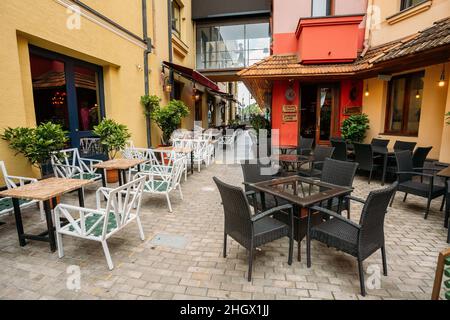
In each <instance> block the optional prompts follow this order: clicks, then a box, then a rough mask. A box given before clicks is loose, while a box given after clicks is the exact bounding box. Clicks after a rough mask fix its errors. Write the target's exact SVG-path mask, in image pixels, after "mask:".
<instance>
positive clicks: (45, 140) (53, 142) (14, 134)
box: [1, 122, 68, 173]
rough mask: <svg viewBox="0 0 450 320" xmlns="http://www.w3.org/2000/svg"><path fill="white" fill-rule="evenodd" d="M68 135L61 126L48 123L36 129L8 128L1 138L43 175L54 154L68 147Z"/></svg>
mask: <svg viewBox="0 0 450 320" xmlns="http://www.w3.org/2000/svg"><path fill="white" fill-rule="evenodd" d="M67 134H68V132H67V131H64V130H63V128H62V126H61V125H60V124H55V123H52V122H47V123H43V124H40V125H39V126H37V127H36V128H24V127H17V128H7V129H5V131H4V133H3V134H2V135H1V138H2V139H3V140H5V141H7V142H8V143H9V147H10V148H11V149H13V150H15V151H16V154H19V153H20V154H23V155H24V156H25V158H27V159H28V161H30V163H31V165H33V166H35V167H37V168H39V169H40V170H41V173H43V168H44V167H45V166H46V165H47V164H48V162H49V161H50V158H51V155H52V153H53V152H54V151H58V150H61V149H64V147H65V146H66V143H67V141H68V138H67Z"/></svg>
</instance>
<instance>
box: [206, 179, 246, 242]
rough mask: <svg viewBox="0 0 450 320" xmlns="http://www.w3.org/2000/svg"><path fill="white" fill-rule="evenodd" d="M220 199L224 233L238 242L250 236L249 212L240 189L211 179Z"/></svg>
mask: <svg viewBox="0 0 450 320" xmlns="http://www.w3.org/2000/svg"><path fill="white" fill-rule="evenodd" d="M213 180H214V182H215V183H216V185H217V188H218V189H219V193H220V196H221V198H222V205H223V211H224V215H225V232H227V233H228V234H229V235H230V236H232V237H233V238H234V239H235V240H237V241H238V242H239V240H241V239H246V238H250V237H251V235H252V225H251V221H250V218H251V210H250V206H249V204H248V200H247V197H246V196H245V193H244V191H243V190H242V189H241V188H238V187H235V186H232V185H229V184H226V183H224V182H222V181H220V180H219V179H218V178H216V177H214V178H213Z"/></svg>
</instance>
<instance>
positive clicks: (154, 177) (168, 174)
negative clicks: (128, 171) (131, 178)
mask: <svg viewBox="0 0 450 320" xmlns="http://www.w3.org/2000/svg"><path fill="white" fill-rule="evenodd" d="M162 167H164V166H161V168H159V169H156V170H150V171H143V172H138V173H137V174H136V177H146V181H145V186H144V192H145V193H150V194H164V195H165V196H166V199H167V205H168V207H169V212H172V204H171V202H170V197H169V193H170V192H172V191H173V190H176V189H178V191H179V193H180V197H181V200H183V192H182V191H181V186H180V180H181V175H182V173H183V168H184V163H183V160H182V159H174V160H173V162H172V165H171V166H170V170H169V168H162ZM166 167H169V166H166Z"/></svg>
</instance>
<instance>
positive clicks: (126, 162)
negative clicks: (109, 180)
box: [93, 159, 146, 170]
mask: <svg viewBox="0 0 450 320" xmlns="http://www.w3.org/2000/svg"><path fill="white" fill-rule="evenodd" d="M145 161H146V160H144V159H113V160H108V161H104V162H100V163H97V164H95V165H93V167H94V168H97V169H106V170H127V169H130V168H133V167H135V166H137V165H138V164H142V163H144V162H145Z"/></svg>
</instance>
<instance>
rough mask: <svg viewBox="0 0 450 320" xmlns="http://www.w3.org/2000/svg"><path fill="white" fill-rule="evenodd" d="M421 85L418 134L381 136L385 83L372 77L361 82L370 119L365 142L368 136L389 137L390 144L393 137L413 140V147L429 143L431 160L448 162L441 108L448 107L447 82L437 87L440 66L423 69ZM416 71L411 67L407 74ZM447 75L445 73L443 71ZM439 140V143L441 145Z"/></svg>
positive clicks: (369, 139)
mask: <svg viewBox="0 0 450 320" xmlns="http://www.w3.org/2000/svg"><path fill="white" fill-rule="evenodd" d="M420 70H425V78H424V88H423V97H422V109H421V116H420V124H419V133H418V136H417V137H405V136H395V135H385V134H383V133H384V129H385V128H384V126H385V116H386V105H387V90H388V84H387V82H385V81H382V80H378V79H377V78H372V79H369V80H366V81H365V84H364V86H366V85H367V84H368V86H369V92H370V95H369V96H368V97H364V99H363V113H365V114H367V115H368V116H369V119H370V130H369V131H368V132H367V138H366V142H370V141H371V140H372V138H375V137H379V138H383V139H390V140H391V143H390V145H389V146H390V147H393V144H394V143H395V141H396V140H403V141H415V142H417V146H433V149H432V150H431V152H430V154H429V156H428V157H429V158H431V159H439V160H440V161H447V162H448V161H449V160H450V159H448V156H449V151H450V148H449V143H448V140H449V135H448V128H446V131H445V132H446V133H447V136H446V137H447V138H446V137H445V136H444V134H443V130H444V111H445V109H446V105H447V107H448V108H450V106H449V101H448V81H447V82H446V84H445V86H444V87H439V86H438V81H439V77H440V75H441V71H442V65H434V66H430V67H427V68H424V69H420ZM446 70H447V72H449V71H450V64H447V65H446ZM414 71H418V70H411V71H408V72H407V73H410V72H414ZM447 74H448V73H447ZM441 142H442V143H443V144H442V146H441Z"/></svg>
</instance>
